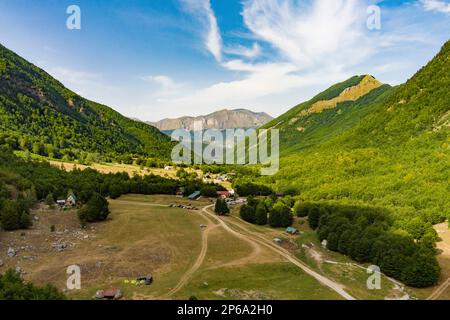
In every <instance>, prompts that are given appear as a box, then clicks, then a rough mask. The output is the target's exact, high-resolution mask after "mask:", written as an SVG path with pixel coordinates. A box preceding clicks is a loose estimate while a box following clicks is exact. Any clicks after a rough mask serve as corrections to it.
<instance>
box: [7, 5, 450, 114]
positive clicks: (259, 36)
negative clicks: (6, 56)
mask: <svg viewBox="0 0 450 320" xmlns="http://www.w3.org/2000/svg"><path fill="white" fill-rule="evenodd" d="M69 5H78V6H79V7H80V9H81V30H69V29H68V28H67V27H66V20H67V18H68V17H69V15H68V14H67V13H66V9H67V7H68V6H69ZM371 5H377V6H378V7H379V8H380V9H381V11H380V12H381V28H380V29H372V30H370V29H369V28H368V27H367V20H368V19H369V18H370V17H372V12H373V11H370V12H369V13H368V11H367V10H368V8H369V6H371ZM449 39H450V1H449V0H410V1H394V0H385V1H374V0H373V1H371V0H367V1H366V0H315V1H314V0H127V1H123V0H120V1H119V0H108V1H106V0H102V1H101V0H79V1H76V0H70V1H65V0H40V1H35V0H1V1H0V43H2V44H3V45H5V46H6V47H8V48H9V49H11V50H13V51H15V52H16V53H18V54H19V55H21V56H23V57H24V58H26V59H28V60H29V61H31V62H33V63H35V64H36V65H37V66H39V67H42V68H43V69H45V70H46V71H47V72H49V73H50V74H52V75H53V76H55V77H56V78H57V79H58V80H60V81H61V82H62V83H64V84H65V85H66V86H67V87H69V88H70V89H72V90H74V91H75V92H77V93H79V94H81V95H83V96H85V97H87V98H90V99H92V100H95V101H98V102H101V103H105V104H107V105H109V106H111V107H113V108H114V109H116V110H118V111H119V112H121V113H123V114H124V115H127V116H130V117H135V118H139V119H142V120H150V121H155V120H159V119H162V118H165V117H178V116H182V115H199V114H205V113H209V112H213V111H216V110H219V109H223V108H249V109H252V110H254V111H265V112H267V113H269V114H271V115H273V116H276V115H279V114H281V113H283V112H285V111H287V110H288V109H289V108H291V107H292V106H294V105H296V104H297V103H299V102H301V101H304V100H306V99H309V98H311V97H312V96H313V95H315V94H316V93H318V92H319V91H321V90H323V89H325V88H327V87H328V86H330V85H332V84H333V83H335V82H338V81H343V80H345V79H347V78H349V77H350V76H352V75H355V74H366V73H368V74H372V75H374V76H375V77H376V78H378V79H380V80H381V81H383V82H386V83H390V84H399V83H403V82H404V81H406V80H407V79H408V78H409V77H411V76H412V75H413V74H414V73H415V72H416V71H417V70H418V69H419V68H420V67H422V66H423V65H425V64H426V63H427V62H428V61H429V60H430V59H431V58H432V57H433V56H434V55H435V54H436V53H437V52H438V51H439V48H440V47H441V46H442V45H443V43H444V42H445V41H447V40H449Z"/></svg>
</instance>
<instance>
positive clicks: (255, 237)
mask: <svg viewBox="0 0 450 320" xmlns="http://www.w3.org/2000/svg"><path fill="white" fill-rule="evenodd" d="M211 207H213V205H210V206H207V207H204V208H203V209H202V211H203V212H204V213H205V214H206V215H208V216H209V217H210V218H212V219H214V220H216V221H218V222H219V223H220V225H221V226H222V227H223V228H224V229H225V230H227V231H228V232H230V233H232V234H234V235H236V236H239V237H244V238H246V239H247V240H251V241H253V242H256V243H259V244H261V245H263V246H265V247H267V248H269V249H270V250H272V251H275V252H276V253H278V254H279V255H281V256H283V257H284V258H285V259H287V260H288V261H289V262H291V263H292V264H294V265H296V266H297V267H299V268H300V269H302V270H303V271H304V272H305V273H307V274H309V275H310V276H312V277H313V278H315V279H316V280H317V281H319V282H320V283H321V284H323V285H325V286H327V287H329V288H330V289H332V290H334V291H335V292H336V293H338V294H339V295H340V296H342V297H343V298H344V299H346V300H356V299H355V298H354V297H353V296H351V295H350V294H348V293H347V292H346V291H345V290H344V286H343V285H341V284H339V283H337V282H334V281H333V280H330V279H328V278H326V277H324V276H322V275H321V274H319V273H317V272H315V271H314V270H312V269H310V268H309V267H308V266H307V265H306V264H304V263H303V262H302V261H300V260H299V259H297V257H295V256H294V255H293V254H291V253H290V252H289V251H287V250H285V249H284V248H281V247H279V246H277V245H275V244H273V243H272V241H270V240H269V239H267V238H265V237H264V236H262V235H260V234H258V233H255V232H252V231H250V230H248V229H247V228H246V227H244V226H243V224H242V223H236V222H231V221H230V220H228V221H227V222H225V221H224V220H223V219H221V218H218V217H217V216H216V215H215V214H213V213H211V212H210V211H208V209H209V208H211ZM227 223H228V224H230V225H232V226H234V227H237V228H239V229H240V230H241V232H242V231H243V232H245V234H243V233H241V232H237V231H236V230H234V229H232V228H231V227H230V226H229V225H228V224H227Z"/></svg>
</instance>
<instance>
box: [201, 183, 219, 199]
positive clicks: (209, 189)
mask: <svg viewBox="0 0 450 320" xmlns="http://www.w3.org/2000/svg"><path fill="white" fill-rule="evenodd" d="M200 193H201V195H202V196H203V197H207V198H217V188H216V187H215V186H212V185H204V186H203V187H202V188H201V189H200Z"/></svg>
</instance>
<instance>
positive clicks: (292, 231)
mask: <svg viewBox="0 0 450 320" xmlns="http://www.w3.org/2000/svg"><path fill="white" fill-rule="evenodd" d="M286 233H287V234H290V235H292V236H295V235H297V234H299V231H298V230H297V229H296V228H294V227H288V228H286Z"/></svg>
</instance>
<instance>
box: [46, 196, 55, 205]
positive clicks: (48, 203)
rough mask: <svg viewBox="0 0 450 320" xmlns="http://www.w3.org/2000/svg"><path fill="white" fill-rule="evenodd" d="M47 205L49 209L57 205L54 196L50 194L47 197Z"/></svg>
mask: <svg viewBox="0 0 450 320" xmlns="http://www.w3.org/2000/svg"><path fill="white" fill-rule="evenodd" d="M45 204H46V205H48V206H49V207H52V206H54V205H55V199H54V198H53V194H52V193H49V194H48V195H47V196H46V197H45Z"/></svg>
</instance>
